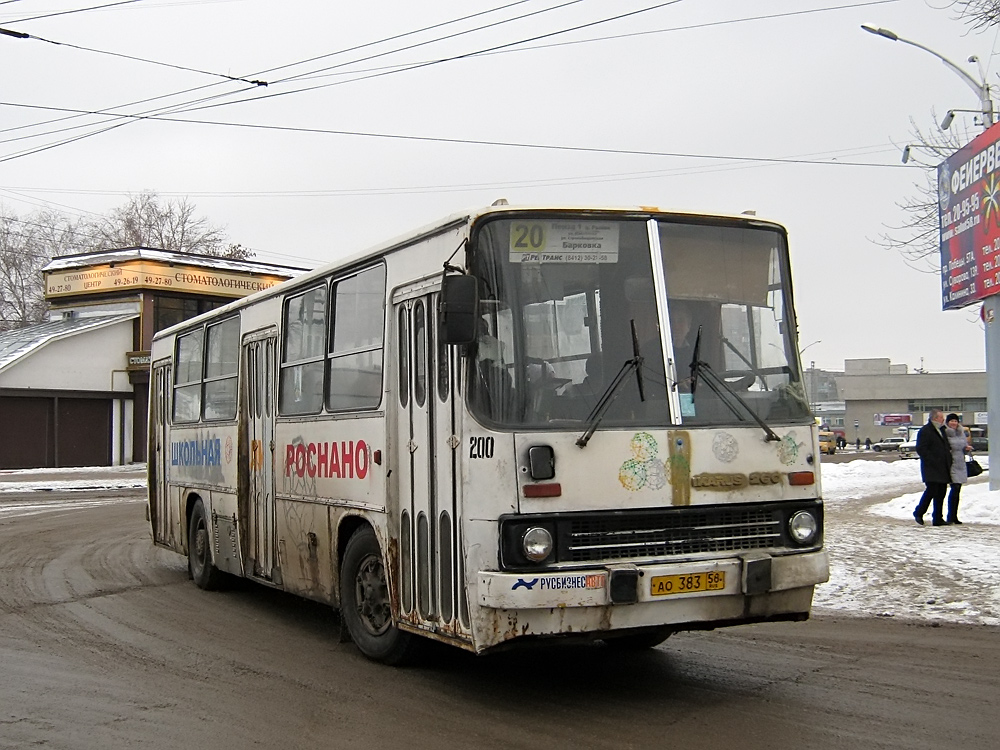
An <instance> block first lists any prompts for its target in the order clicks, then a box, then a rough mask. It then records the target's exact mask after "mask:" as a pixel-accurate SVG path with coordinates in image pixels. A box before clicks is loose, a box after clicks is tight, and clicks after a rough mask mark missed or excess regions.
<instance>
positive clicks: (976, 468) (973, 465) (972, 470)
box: [965, 458, 983, 477]
mask: <svg viewBox="0 0 1000 750" xmlns="http://www.w3.org/2000/svg"><path fill="white" fill-rule="evenodd" d="M965 473H966V474H968V475H969V476H970V477H978V476H979V475H980V474H982V473H983V467H982V466H980V465H979V462H978V461H977V460H976V459H974V458H970V459H969V460H968V461H966V462H965Z"/></svg>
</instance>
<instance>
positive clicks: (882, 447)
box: [872, 437, 906, 452]
mask: <svg viewBox="0 0 1000 750" xmlns="http://www.w3.org/2000/svg"><path fill="white" fill-rule="evenodd" d="M905 442H906V440H905V439H904V438H901V437H887V438H882V439H881V440H879V441H878V442H877V443H873V444H872V450H874V451H878V452H881V451H898V450H899V446H901V445H902V444H903V443H905Z"/></svg>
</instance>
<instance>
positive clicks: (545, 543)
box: [521, 526, 552, 562]
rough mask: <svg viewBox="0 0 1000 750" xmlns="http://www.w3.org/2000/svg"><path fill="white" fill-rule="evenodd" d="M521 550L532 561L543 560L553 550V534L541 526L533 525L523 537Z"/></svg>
mask: <svg viewBox="0 0 1000 750" xmlns="http://www.w3.org/2000/svg"><path fill="white" fill-rule="evenodd" d="M521 550H522V551H523V552H524V556H525V557H526V558H528V559H529V560H531V562H541V561H542V560H544V559H545V558H547V557H548V556H549V554H550V553H551V552H552V534H550V533H549V530H548V529H546V528H543V527H541V526H532V527H531V528H529V529H528V530H527V531H525V532H524V536H522V537H521Z"/></svg>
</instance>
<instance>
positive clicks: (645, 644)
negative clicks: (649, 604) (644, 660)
mask: <svg viewBox="0 0 1000 750" xmlns="http://www.w3.org/2000/svg"><path fill="white" fill-rule="evenodd" d="M673 634H674V632H673V631H672V630H667V629H665V628H656V629H654V630H645V631H643V632H641V633H630V634H627V635H619V636H615V637H613V638H605V639H604V645H605V646H607V647H608V648H613V649H616V650H618V651H643V650H645V649H647V648H654V647H656V646H659V645H660V644H661V643H663V642H664V641H665V640H667V638H669V637H670V636H672V635H673Z"/></svg>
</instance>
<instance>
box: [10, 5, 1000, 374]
mask: <svg viewBox="0 0 1000 750" xmlns="http://www.w3.org/2000/svg"><path fill="white" fill-rule="evenodd" d="M103 4H106V5H109V6H110V7H105V8H102V9H92V10H87V11H84V12H75V13H65V12H64V11H72V10H77V9H84V8H92V7H93V6H98V5H102V1H101V0H0V27H2V28H6V29H9V30H12V31H17V32H24V33H28V34H31V35H32V37H37V38H28V39H18V38H13V37H10V36H0V204H2V205H3V206H4V207H5V208H6V209H8V210H10V211H14V212H16V213H18V214H19V215H27V214H28V213H30V212H32V211H34V210H36V209H37V208H39V207H43V206H51V207H55V208H58V209H60V210H63V211H65V212H67V213H71V214H74V215H86V214H87V213H105V212H107V211H108V210H109V209H111V208H113V207H115V206H117V205H120V204H121V203H123V202H124V201H125V200H126V198H127V196H128V194H129V193H137V192H139V191H142V190H153V191H156V192H158V193H159V194H160V195H161V196H163V197H165V198H173V197H184V196H187V197H189V198H190V199H191V201H192V202H194V203H195V204H196V205H197V207H198V213H199V214H200V215H203V216H205V217H206V218H208V219H209V220H210V221H211V222H212V223H214V224H216V225H220V226H222V227H224V228H225V229H226V231H227V233H228V235H229V237H230V239H231V240H232V241H233V242H239V243H241V244H243V245H244V246H247V247H249V248H252V249H253V250H254V251H255V252H256V258H257V259H258V260H262V261H267V262H275V263H284V264H291V265H305V266H308V267H313V266H316V265H319V264H320V263H323V262H326V261H329V260H334V259H336V258H338V257H339V256H342V255H347V254H351V253H353V252H356V251H357V250H360V249H363V248H364V247H367V246H369V245H371V244H374V243H376V242H379V241H381V240H383V239H387V238H389V237H392V236H395V235H397V234H400V233H403V232H406V231H409V230H410V229H414V228H416V227H418V226H421V225H424V224H426V223H429V222H432V221H434V220H436V219H438V218H440V217H443V216H446V215H449V214H452V213H454V212H457V211H460V210H463V209H466V208H470V207H475V206H482V205H487V204H489V203H492V202H493V201H494V200H496V199H497V198H501V197H503V198H506V199H507V200H508V201H509V202H510V203H512V204H529V205H549V204H564V205H611V206H630V205H645V206H649V205H655V206H659V207H660V208H663V209H682V210H695V211H706V212H723V213H739V212H741V211H746V210H755V211H756V212H757V214H758V215H759V216H762V217H765V218H769V219H773V220H776V221H779V222H781V223H782V224H784V225H785V226H786V227H787V228H788V230H789V235H790V241H791V251H792V268H793V275H794V283H795V293H796V302H797V306H798V311H799V327H800V338H801V345H800V346H801V347H802V348H803V350H804V351H803V362H804V364H805V366H807V367H808V366H809V364H810V362H811V361H815V363H816V366H817V367H823V368H828V369H841V368H842V367H843V363H844V359H846V358H858V357H889V358H890V359H891V360H892V361H893V362H894V363H902V364H907V365H909V366H910V368H911V369H913V368H919V367H921V366H923V367H924V368H926V369H928V370H931V371H943V370H963V369H977V370H981V369H983V368H984V359H985V358H984V347H983V331H982V328H981V326H980V324H979V321H978V310H979V307H978V305H975V306H971V307H967V308H965V309H963V310H960V311H950V312H942V311H941V303H940V280H939V277H938V275H937V274H935V273H927V272H926V269H923V270H920V269H918V268H914V267H913V266H912V264H911V265H908V264H907V263H906V262H904V261H903V259H902V258H901V257H900V256H899V255H898V253H896V252H894V251H891V250H886V249H884V248H882V247H881V246H880V245H879V244H878V242H877V240H878V238H879V236H880V235H881V234H883V233H884V232H886V231H887V228H889V227H893V226H897V225H899V224H900V223H902V222H904V221H906V219H907V216H906V215H905V214H904V213H903V212H902V211H901V210H900V209H899V208H898V207H897V203H898V202H900V201H902V200H904V199H905V198H906V197H907V196H910V195H915V194H916V190H915V188H914V184H915V183H918V182H923V180H924V177H923V172H922V171H920V170H919V169H918V168H915V167H913V166H912V165H910V166H904V165H903V164H902V163H901V161H900V154H901V150H902V147H903V146H905V145H906V144H907V143H910V142H912V140H913V137H912V136H911V134H910V133H911V124H910V118H911V117H912V118H913V119H914V120H915V121H916V122H917V124H918V125H919V126H920V127H922V128H928V129H929V128H931V127H932V126H933V122H934V119H935V117H934V115H933V114H932V111H933V112H936V117H937V119H938V120H940V119H941V118H942V117H943V115H944V114H945V112H946V111H947V110H949V109H953V108H958V109H975V108H976V107H977V106H978V99H977V97H976V96H975V94H974V92H973V91H972V90H971V89H970V88H969V87H968V86H967V85H966V84H965V83H963V81H962V80H961V79H960V78H959V76H958V75H956V74H955V73H954V72H953V71H950V70H948V69H947V68H946V67H945V66H944V65H943V64H942V63H941V62H940V61H939V60H936V59H935V58H934V57H933V56H932V55H931V54H928V53H927V52H924V51H922V50H920V49H917V48H914V47H912V46H907V45H904V44H901V43H898V42H891V41H889V40H887V39H883V38H881V37H876V36H873V35H871V34H867V33H865V32H864V31H862V30H861V28H860V25H861V24H862V23H872V24H874V25H876V26H881V27H885V28H888V29H891V30H893V31H895V32H896V33H897V34H899V35H900V36H902V37H904V38H907V39H911V40H913V41H916V42H919V43H921V44H923V45H925V46H927V47H930V48H932V49H934V50H936V51H937V52H939V53H940V54H942V55H944V56H945V57H948V58H949V59H951V60H953V61H954V62H956V63H958V64H960V65H961V66H962V67H963V68H965V69H967V70H968V71H969V72H970V74H971V75H973V76H974V77H978V76H979V72H978V71H977V69H976V66H975V65H973V64H969V63H967V62H966V60H967V59H968V58H969V56H970V55H973V54H974V55H978V56H979V57H980V59H981V60H982V61H983V63H984V66H985V67H986V77H987V81H988V82H989V83H991V84H993V85H994V86H998V87H1000V79H998V75H997V73H998V72H1000V60H998V58H996V57H994V54H995V50H997V49H1000V46H998V42H997V33H996V31H992V32H989V33H984V34H975V33H972V32H971V31H970V30H969V28H968V26H967V25H965V24H963V23H960V22H958V21H956V20H954V18H953V17H954V11H953V10H951V9H949V8H947V5H948V2H947V0H936V3H935V4H931V3H928V2H923V1H922V0H894V1H893V0H883V1H882V2H854V3H851V2H847V1H846V0H840V2H837V1H836V0H785V1H782V0H770V1H768V0H760V1H759V2H751V1H750V0H675V1H674V2H659V3H658V2H656V0H614V1H613V2H610V1H608V0H577V1H576V2H567V1H566V0H524V1H523V2H519V3H518V2H505V0H426V1H425V2H419V3H416V2H412V0H408V1H405V2H404V1H403V0H368V1H367V2H364V3H340V2H336V3H335V2H330V0H281V2H277V0H270V2H268V1H266V0H200V1H199V0H133V2H130V3H114V2H113V0H103ZM936 6H945V9H943V10H942V9H938V8H937V7H936ZM494 9H499V10H494ZM629 13H631V15H628V16H627V17H623V18H619V19H617V20H609V21H606V22H603V23H601V21H603V20H605V19H610V18H612V17H614V16H621V15H623V14H629ZM52 14H59V15H52ZM528 14H531V15H528ZM519 16H527V17H525V18H522V19H521V20H513V19H516V18H517V17H519ZM461 18H466V19H467V20H462V21H458V22H455V23H450V22H453V21H456V19H461ZM432 26H436V28H434V29H432V30H425V29H428V27H432ZM480 27H485V28H480ZM576 27H584V28H576ZM477 29H478V30H477ZM567 29H576V30H571V31H568V32H567V33H557V32H561V31H564V30H567ZM412 32H419V33H412ZM461 32H467V33H461ZM446 36H449V37H450V38H448V39H442V40H441V41H433V40H435V39H439V38H441V37H446ZM392 37H395V38H394V39H391V40H390V41H386V40H389V39H390V38H392ZM531 39H534V40H535V41H523V40H531ZM43 40H47V41H43ZM51 42H57V43H59V44H53V43H51ZM516 42H522V43H520V44H515V43H516ZM81 47H82V48H88V49H89V50H99V51H100V52H95V51H88V50H86V49H80V48H81ZM404 48H407V49H404ZM490 50H492V51H491V52H490ZM484 51H485V52H484ZM104 53H114V54H113V55H111V54H104ZM476 53H479V54H476ZM126 56H127V57H126ZM130 57H131V58H142V59H143V60H153V61H157V62H160V63H169V64H170V65H172V66H178V67H167V66H164V65H154V64H150V63H148V62H142V61H139V60H136V59H129V58H130ZM454 58H458V59H454ZM442 60H447V61H444V62H436V61H442ZM430 63H433V64H430ZM179 68H187V69H191V70H184V69H179ZM224 76H231V77H233V78H244V79H246V80H247V81H253V80H263V81H267V82H268V83H269V85H268V86H267V87H266V88H264V87H260V86H256V85H254V84H251V83H246V82H241V81H234V80H230V79H227V78H225V77H224ZM998 90H1000V88H998ZM143 100H145V101H144V103H138V102H141V101H143ZM192 102H200V103H199V104H197V105H192ZM192 106H196V107H198V108H197V109H193V108H192ZM165 107H170V108H173V110H179V111H174V113H172V114H166V115H164V116H165V117H170V118H173V119H172V120H169V121H167V120H163V119H142V120H137V119H124V118H117V119H116V118H112V117H111V116H109V115H100V116H96V115H90V116H79V115H76V116H74V113H75V112H78V111H86V112H94V111H98V110H103V111H108V112H112V113H114V114H116V115H122V114H132V115H135V114H150V113H162V112H165V111H166V112H170V111H172V110H166V109H164V108H165ZM62 118H69V119H62ZM56 120H58V122H56ZM178 120H191V121H194V120H197V121H200V122H180V121H178ZM40 123H47V124H44V125H43V124H40ZM222 123H224V124H222ZM110 126H114V127H113V128H112V129H107V128H109V127H110ZM247 126H253V127H247ZM953 127H958V128H964V130H963V131H961V132H965V133H966V134H967V140H971V138H972V137H973V136H974V135H976V134H977V133H978V132H980V128H979V127H978V126H977V125H976V124H975V123H974V122H973V115H971V114H964V113H959V114H958V115H957V116H956V122H955V125H954V126H953ZM70 128H72V129H70ZM102 130H106V132H100V133H99V134H94V133H97V132H98V131H102ZM55 131H58V132H55ZM334 131H336V132H334ZM82 136H86V137H82ZM377 136H384V137H377ZM68 139H73V140H72V142H69V143H62V142H63V141H66V140H68ZM60 143H62V145H55V144H60ZM491 144H515V145H491ZM531 145H535V146H550V147H551V146H556V147H574V149H575V150H574V149H570V148H561V149H553V148H531V147H530V146H531ZM50 146H52V147H51V148H46V147H50ZM41 149H44V150H41ZM710 157H716V158H710ZM775 160H778V161H775ZM801 162H812V163H801ZM858 164H861V165H869V166H855V165H858ZM814 342H817V343H814Z"/></svg>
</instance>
